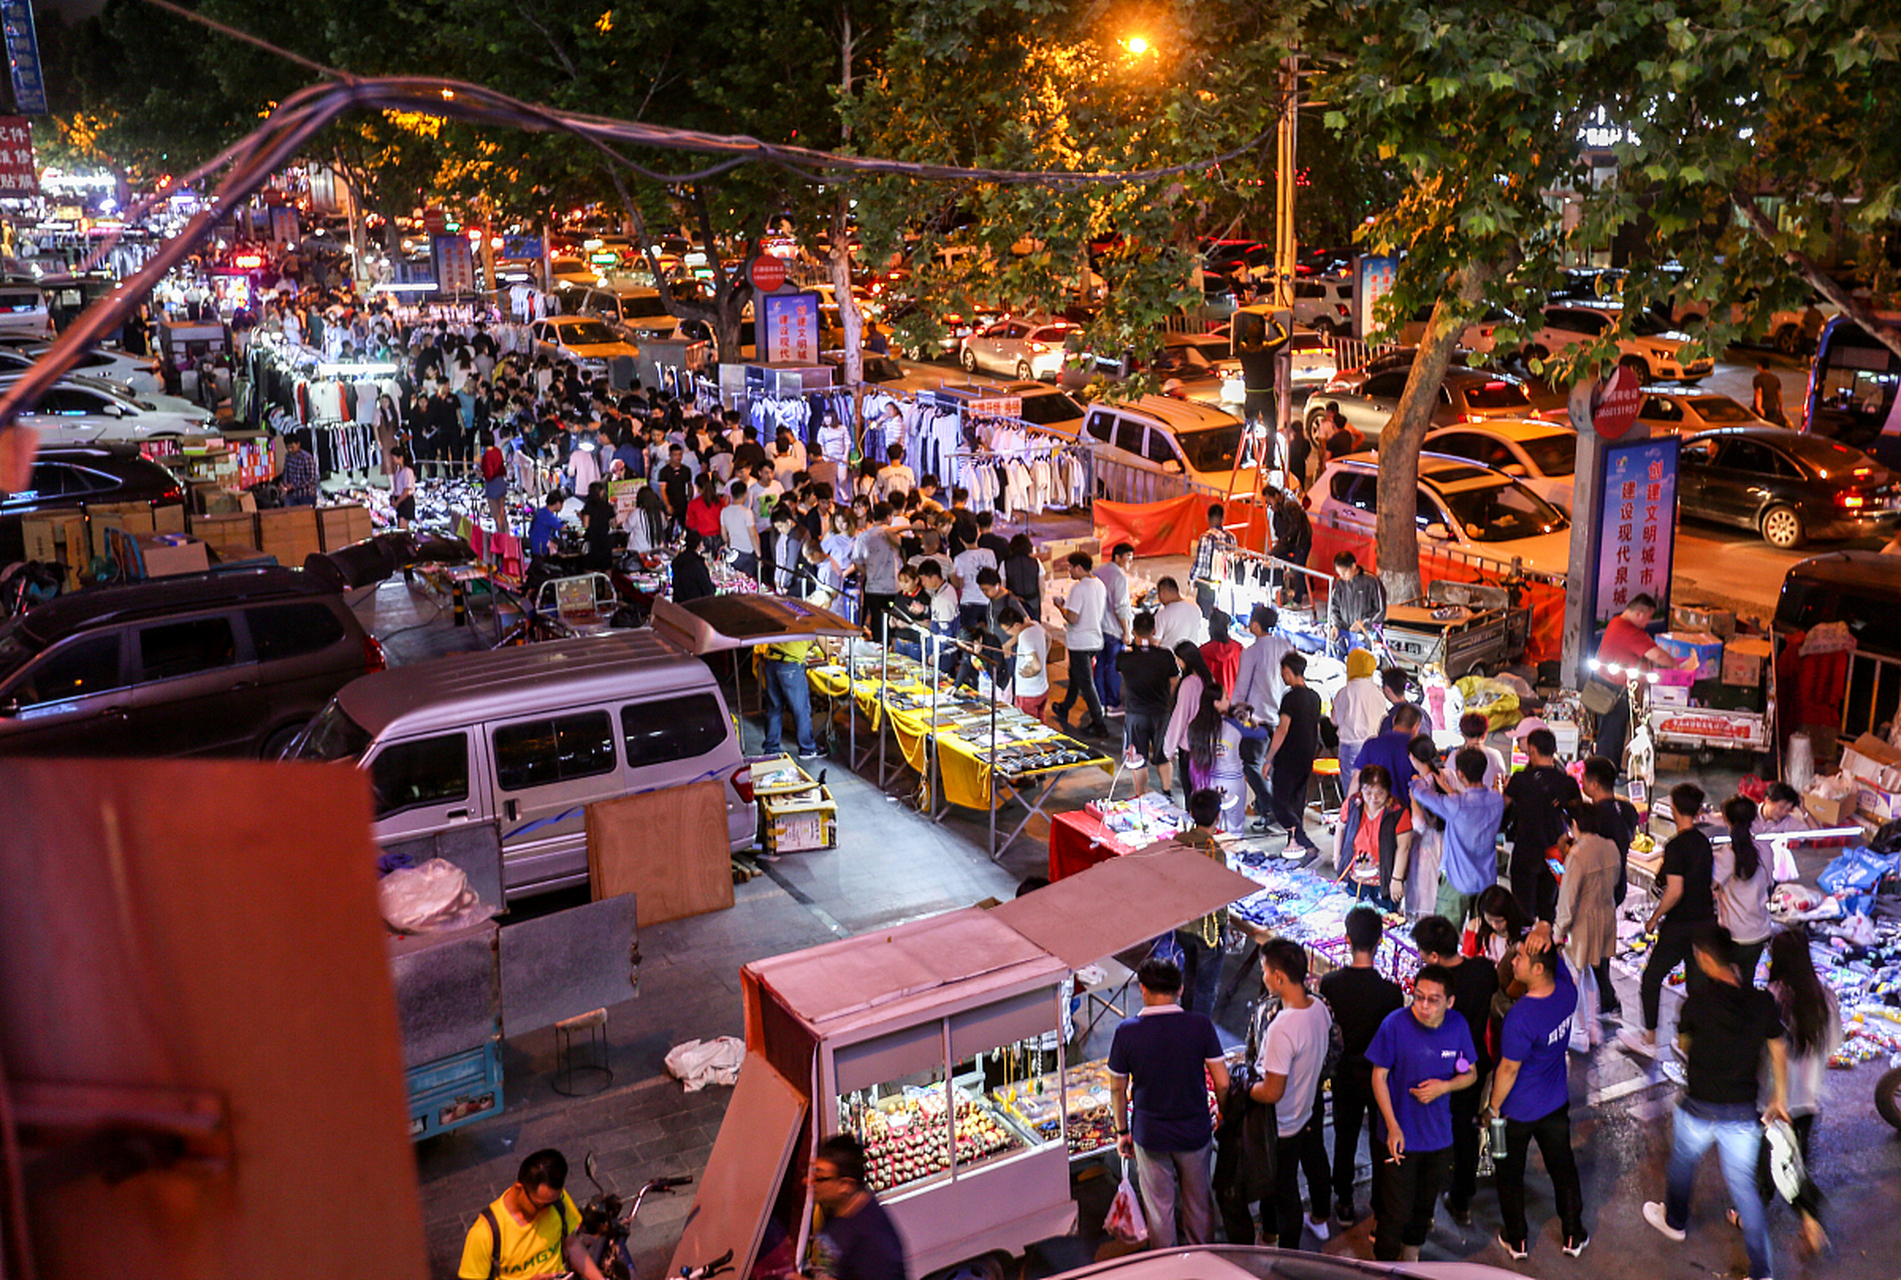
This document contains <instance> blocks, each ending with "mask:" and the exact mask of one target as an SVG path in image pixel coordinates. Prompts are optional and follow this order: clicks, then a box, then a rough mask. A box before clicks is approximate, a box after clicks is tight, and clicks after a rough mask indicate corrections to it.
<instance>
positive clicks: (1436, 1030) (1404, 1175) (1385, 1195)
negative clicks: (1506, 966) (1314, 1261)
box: [1366, 964, 1479, 1262]
mask: <svg viewBox="0 0 1901 1280" xmlns="http://www.w3.org/2000/svg"><path fill="white" fill-rule="evenodd" d="M1451 1011H1452V975H1451V974H1450V973H1448V972H1446V970H1445V968H1444V967H1443V966H1441V965H1436V964H1429V965H1426V966H1425V967H1424V968H1422V969H1420V971H1419V973H1418V975H1417V976H1416V977H1414V979H1413V1002H1412V1004H1411V1005H1410V1006H1409V1007H1408V1008H1405V1009H1401V1010H1399V1011H1398V1012H1396V1013H1389V1014H1387V1015H1386V1021H1384V1022H1382V1023H1380V1029H1379V1030H1378V1031H1377V1032H1375V1033H1374V1036H1373V1043H1372V1044H1370V1045H1368V1046H1367V1050H1366V1060H1367V1061H1368V1062H1370V1063H1372V1064H1373V1100H1374V1101H1375V1102H1376V1103H1378V1104H1379V1109H1380V1126H1379V1130H1378V1132H1377V1133H1376V1134H1375V1135H1374V1136H1375V1137H1376V1138H1378V1139H1379V1140H1380V1141H1381V1142H1384V1143H1385V1144H1386V1155H1385V1156H1384V1157H1382V1158H1381V1159H1382V1161H1383V1162H1382V1163H1378V1164H1376V1165H1375V1166H1374V1173H1375V1175H1376V1176H1375V1178H1374V1180H1373V1186H1374V1191H1373V1201H1374V1205H1373V1215H1374V1226H1373V1256H1374V1257H1375V1258H1377V1259H1379V1260H1380V1261H1381V1262H1416V1261H1418V1259H1419V1246H1420V1245H1422V1244H1424V1243H1426V1236H1427V1235H1428V1234H1429V1233H1430V1232H1431V1230H1432V1213H1433V1206H1434V1205H1435V1204H1436V1203H1437V1202H1438V1199H1439V1193H1440V1192H1441V1191H1443V1190H1445V1186H1446V1179H1447V1175H1449V1174H1450V1173H1451V1171H1452V1103H1451V1102H1450V1100H1449V1099H1448V1097H1447V1095H1448V1094H1450V1093H1451V1092H1452V1091H1453V1090H1455V1089H1470V1088H1471V1087H1472V1086H1473V1084H1474V1083H1476V1082H1477V1080H1478V1078H1479V1077H1478V1070H1477V1068H1476V1067H1475V1066H1474V1063H1475V1062H1476V1061H1477V1058H1478V1054H1477V1052H1476V1051H1475V1050H1474V1049H1473V1047H1472V1031H1471V1029H1470V1028H1469V1027H1467V1026H1466V1024H1465V1019H1464V1018H1448V1017H1446V1014H1448V1013H1450V1012H1451Z"/></svg>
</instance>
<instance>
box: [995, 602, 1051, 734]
mask: <svg viewBox="0 0 1901 1280" xmlns="http://www.w3.org/2000/svg"><path fill="white" fill-rule="evenodd" d="M997 625H998V626H1000V627H1002V628H1003V631H1004V634H1005V635H1007V636H1009V639H1008V640H1006V641H1004V644H1003V652H1004V654H1005V656H1007V657H1010V658H1012V659H1014V661H1015V663H1016V684H1015V687H1014V692H1015V695H1016V704H1017V710H1019V711H1021V712H1022V713H1023V714H1024V715H1026V716H1031V717H1034V718H1035V719H1038V720H1041V719H1042V718H1043V709H1044V708H1045V707H1047V706H1049V700H1050V673H1049V656H1050V637H1049V632H1047V631H1045V630H1043V624H1042V623H1040V622H1032V621H1031V620H1030V619H1028V618H1026V617H1025V616H1024V615H1023V610H1022V609H1020V608H1018V607H1017V606H1016V605H1014V604H1009V605H1005V606H1004V607H1003V612H1001V613H999V614H998V615H997Z"/></svg>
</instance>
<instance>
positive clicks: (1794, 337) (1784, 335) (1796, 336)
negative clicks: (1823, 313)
mask: <svg viewBox="0 0 1901 1280" xmlns="http://www.w3.org/2000/svg"><path fill="white" fill-rule="evenodd" d="M1775 347H1776V351H1777V352H1778V353H1779V354H1781V355H1785V356H1792V355H1795V354H1796V353H1797V352H1798V351H1800V350H1801V348H1802V331H1801V330H1800V329H1798V328H1796V327H1795V326H1794V325H1792V324H1785V325H1783V326H1782V327H1781V328H1780V329H1777V330H1776V342H1775Z"/></svg>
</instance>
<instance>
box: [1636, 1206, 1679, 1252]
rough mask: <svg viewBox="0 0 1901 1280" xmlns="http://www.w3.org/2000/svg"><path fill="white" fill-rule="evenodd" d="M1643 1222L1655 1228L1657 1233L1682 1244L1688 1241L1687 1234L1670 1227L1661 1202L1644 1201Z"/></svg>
mask: <svg viewBox="0 0 1901 1280" xmlns="http://www.w3.org/2000/svg"><path fill="white" fill-rule="evenodd" d="M1644 1221H1645V1222H1648V1223H1649V1224H1650V1225H1651V1226H1653V1227H1655V1228H1656V1229H1657V1230H1658V1232H1659V1233H1661V1234H1662V1235H1664V1236H1667V1237H1669V1238H1670V1239H1672V1240H1674V1241H1676V1242H1677V1243H1678V1244H1682V1243H1683V1242H1684V1240H1686V1239H1688V1233H1686V1232H1683V1231H1679V1230H1678V1229H1677V1228H1675V1227H1673V1226H1671V1225H1670V1218H1669V1215H1668V1213H1667V1212H1666V1211H1665V1209H1664V1207H1663V1201H1661V1200H1646V1201H1644Z"/></svg>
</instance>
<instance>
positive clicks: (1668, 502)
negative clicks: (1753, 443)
mask: <svg viewBox="0 0 1901 1280" xmlns="http://www.w3.org/2000/svg"><path fill="white" fill-rule="evenodd" d="M1680 443H1681V441H1680V440H1679V439H1678V438H1677V437H1676V436H1663V437H1660V438H1658V439H1656V440H1642V441H1638V442H1636V443H1633V444H1619V445H1610V446H1608V447H1607V448H1606V449H1605V450H1604V506H1603V513H1602V515H1601V517H1600V519H1601V520H1602V522H1603V523H1602V524H1601V525H1600V526H1599V529H1600V532H1601V535H1602V540H1601V541H1600V542H1599V544H1598V551H1597V575H1596V578H1597V604H1596V607H1595V608H1594V609H1593V610H1592V622H1593V623H1594V624H1595V625H1597V626H1600V627H1601V626H1603V625H1604V624H1605V623H1607V622H1609V621H1610V620H1611V618H1612V617H1614V616H1615V615H1617V614H1620V613H1622V612H1623V611H1624V606H1626V605H1628V604H1629V603H1630V599H1631V597H1632V596H1635V595H1637V594H1639V593H1643V594H1647V595H1649V596H1651V597H1652V598H1653V599H1655V600H1656V602H1657V612H1658V613H1659V614H1660V615H1661V616H1663V617H1666V618H1667V617H1669V616H1670V561H1671V557H1672V555H1673V554H1674V550H1675V544H1676V531H1677V448H1678V446H1679V444H1680Z"/></svg>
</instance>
